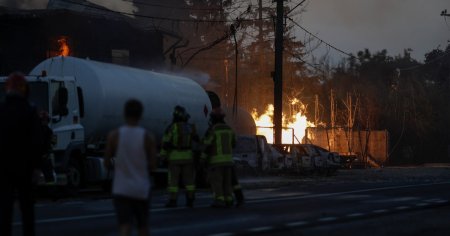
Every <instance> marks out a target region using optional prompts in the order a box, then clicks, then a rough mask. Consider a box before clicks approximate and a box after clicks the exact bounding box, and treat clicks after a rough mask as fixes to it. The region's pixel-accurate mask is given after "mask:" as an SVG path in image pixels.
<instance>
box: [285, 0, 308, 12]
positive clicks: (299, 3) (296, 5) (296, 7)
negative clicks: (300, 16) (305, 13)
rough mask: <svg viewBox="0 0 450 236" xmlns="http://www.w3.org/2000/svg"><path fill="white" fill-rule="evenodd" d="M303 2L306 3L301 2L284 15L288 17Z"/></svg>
mask: <svg viewBox="0 0 450 236" xmlns="http://www.w3.org/2000/svg"><path fill="white" fill-rule="evenodd" d="M304 2H306V0H303V1H301V2H300V3H299V4H297V5H296V6H295V7H294V8H292V9H291V10H289V11H288V12H287V13H286V15H289V13H291V12H293V11H294V10H295V8H297V7H299V6H300V5H302V4H303V3H304Z"/></svg>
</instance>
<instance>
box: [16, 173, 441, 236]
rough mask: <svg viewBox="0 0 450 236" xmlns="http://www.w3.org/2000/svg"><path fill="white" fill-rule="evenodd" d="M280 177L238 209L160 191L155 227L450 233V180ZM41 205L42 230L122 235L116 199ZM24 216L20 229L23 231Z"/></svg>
mask: <svg viewBox="0 0 450 236" xmlns="http://www.w3.org/2000/svg"><path fill="white" fill-rule="evenodd" d="M290 180H291V179H290ZM263 181H264V179H263V178H262V179H261V180H260V181H257V180H256V181H255V182H263ZM278 181H280V185H277V184H271V186H270V187H268V186H266V187H265V188H257V189H247V190H245V195H246V198H247V201H246V204H245V205H244V206H243V207H241V208H231V209H213V208H210V207H209V204H210V202H211V194H210V193H209V192H208V191H205V190H203V191H200V192H199V193H198V194H197V201H196V205H195V207H194V208H193V209H189V208H184V207H183V204H184V197H181V196H180V199H179V205H181V207H179V208H176V209H165V208H164V207H163V205H164V202H165V200H166V196H165V193H164V191H155V192H154V193H153V199H152V209H151V220H150V221H151V222H150V224H151V233H152V235H157V236H158V235H161V236H163V235H180V234H182V235H183V236H189V235H196V236H198V235H216V236H218V235H221V236H225V235H346V236H348V235H421V236H422V235H424V234H426V235H450V224H449V222H450V179H449V180H448V181H447V180H445V179H438V180H429V179H420V178H418V179H414V180H413V181H411V180H410V179H409V180H408V181H406V180H405V181H395V182H392V181H373V182H361V181H344V182H343V181H333V180H331V181H330V180H328V181H323V182H322V181H309V182H302V181H299V182H298V183H297V184H296V183H291V184H289V185H284V184H282V183H281V182H282V180H279V179H278ZM280 186H281V187H280ZM36 211H37V234H38V235H64V236H70V235H76V236H79V235H117V226H116V221H115V215H114V212H113V208H112V203H111V200H110V199H109V198H98V197H93V196H90V195H89V196H85V197H82V198H74V199H64V200H59V201H57V202H52V201H48V200H40V201H39V202H38V203H37V205H36ZM15 212H18V211H17V210H16V211H15ZM17 214H18V213H17ZM17 214H16V217H15V218H16V220H15V223H14V231H15V232H14V235H20V233H21V228H20V227H21V224H20V217H19V216H17Z"/></svg>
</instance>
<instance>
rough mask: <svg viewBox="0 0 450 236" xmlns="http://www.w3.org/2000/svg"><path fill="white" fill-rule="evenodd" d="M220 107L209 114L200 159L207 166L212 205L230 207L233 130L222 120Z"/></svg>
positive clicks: (222, 114) (231, 196) (223, 116)
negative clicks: (208, 126) (207, 128)
mask: <svg viewBox="0 0 450 236" xmlns="http://www.w3.org/2000/svg"><path fill="white" fill-rule="evenodd" d="M224 118H225V114H224V113H223V112H222V110H221V109H220V108H216V109H214V110H213V111H212V112H211V114H210V128H209V130H208V132H207V134H206V136H205V138H204V140H203V145H204V151H203V153H202V156H201V158H202V161H203V162H206V164H207V166H208V178H209V181H210V184H211V189H212V191H213V194H214V201H213V203H212V205H211V206H212V207H231V206H232V204H233V195H232V192H233V190H232V186H231V185H232V168H233V158H232V151H233V147H234V146H235V144H236V137H235V135H234V132H233V130H232V129H231V128H230V127H229V126H228V125H227V124H226V123H225V121H224Z"/></svg>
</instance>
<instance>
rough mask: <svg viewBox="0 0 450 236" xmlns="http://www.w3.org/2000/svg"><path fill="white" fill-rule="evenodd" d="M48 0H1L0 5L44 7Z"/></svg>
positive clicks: (26, 7)
mask: <svg viewBox="0 0 450 236" xmlns="http://www.w3.org/2000/svg"><path fill="white" fill-rule="evenodd" d="M47 3H48V0H0V6H4V7H9V8H17V9H43V8H45V7H47Z"/></svg>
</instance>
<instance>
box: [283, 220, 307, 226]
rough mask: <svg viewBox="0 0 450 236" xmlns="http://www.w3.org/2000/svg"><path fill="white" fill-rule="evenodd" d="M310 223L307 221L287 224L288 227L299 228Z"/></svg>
mask: <svg viewBox="0 0 450 236" xmlns="http://www.w3.org/2000/svg"><path fill="white" fill-rule="evenodd" d="M307 224H308V222H306V221H296V222H291V223H287V224H286V226H287V227H299V226H303V225H307Z"/></svg>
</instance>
